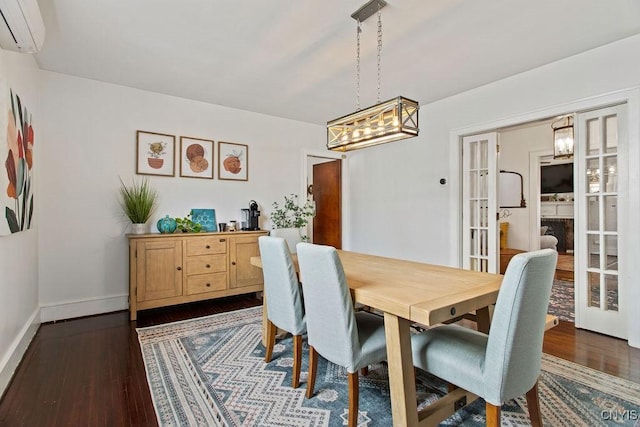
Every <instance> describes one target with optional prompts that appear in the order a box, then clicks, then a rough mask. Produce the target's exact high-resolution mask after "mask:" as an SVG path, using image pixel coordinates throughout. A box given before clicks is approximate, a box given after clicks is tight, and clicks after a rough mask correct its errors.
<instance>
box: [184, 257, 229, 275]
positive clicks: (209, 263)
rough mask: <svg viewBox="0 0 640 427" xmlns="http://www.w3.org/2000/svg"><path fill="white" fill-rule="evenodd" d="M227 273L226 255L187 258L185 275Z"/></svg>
mask: <svg viewBox="0 0 640 427" xmlns="http://www.w3.org/2000/svg"><path fill="white" fill-rule="evenodd" d="M221 271H227V255H226V254H222V255H200V256H190V257H188V258H187V275H188V276H190V275H192V274H207V273H217V272H221Z"/></svg>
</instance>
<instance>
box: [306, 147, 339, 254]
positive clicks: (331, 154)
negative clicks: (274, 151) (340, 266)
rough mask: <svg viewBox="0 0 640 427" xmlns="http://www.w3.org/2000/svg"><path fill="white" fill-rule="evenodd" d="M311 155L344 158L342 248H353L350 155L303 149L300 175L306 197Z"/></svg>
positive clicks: (324, 157)
mask: <svg viewBox="0 0 640 427" xmlns="http://www.w3.org/2000/svg"><path fill="white" fill-rule="evenodd" d="M309 157H318V158H321V159H341V160H342V249H345V250H349V249H351V227H350V226H349V218H350V217H349V214H350V211H351V205H350V203H349V200H351V197H350V194H349V185H348V183H349V157H348V156H347V155H346V154H345V153H342V152H335V151H329V150H326V151H322V150H308V149H304V150H303V151H302V176H301V177H300V183H301V187H302V188H301V192H300V194H302V196H303V197H304V198H305V199H306V196H307V175H308V173H309V168H308V167H307V160H308V158H309Z"/></svg>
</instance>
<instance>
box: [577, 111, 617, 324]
mask: <svg viewBox="0 0 640 427" xmlns="http://www.w3.org/2000/svg"><path fill="white" fill-rule="evenodd" d="M625 115H626V106H625V105H621V106H617V107H609V108H604V109H601V110H597V111H590V112H588V113H581V114H579V115H578V120H577V121H576V122H577V124H578V129H577V131H578V141H577V144H576V153H577V154H576V155H577V159H576V161H577V162H578V184H577V185H576V189H577V191H578V195H577V196H578V197H579V198H580V210H579V213H581V215H580V217H578V216H576V219H578V218H580V219H579V221H580V225H579V230H578V233H577V234H579V235H580V237H579V239H580V243H579V245H580V249H579V252H577V254H578V257H579V259H578V260H577V263H578V271H576V273H577V274H576V281H575V290H576V326H578V327H581V328H585V329H590V330H593V331H596V332H600V333H605V334H608V335H613V336H617V337H623V336H624V335H626V328H627V326H626V325H627V319H626V316H624V315H623V314H621V313H620V310H621V308H622V307H621V304H620V301H623V300H622V299H621V292H623V290H622V287H621V283H620V281H619V280H620V277H619V261H618V254H619V250H618V249H619V244H620V241H619V240H620V236H619V234H618V233H619V228H618V224H619V220H618V216H619V211H618V206H619V202H620V193H619V192H620V190H621V189H620V183H621V182H624V181H623V180H621V179H618V177H619V175H620V170H619V169H620V167H622V166H624V165H626V163H621V162H620V160H621V159H624V154H623V153H621V151H620V150H621V148H624V147H625V144H626V139H625V135H626V132H623V131H621V129H624V127H623V126H624V123H625V122H626V119H625V117H626V116H625Z"/></svg>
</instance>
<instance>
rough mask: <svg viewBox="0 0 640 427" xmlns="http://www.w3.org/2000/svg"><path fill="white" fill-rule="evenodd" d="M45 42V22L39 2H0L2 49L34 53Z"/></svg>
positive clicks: (5, 0) (3, 0) (28, 0)
mask: <svg viewBox="0 0 640 427" xmlns="http://www.w3.org/2000/svg"><path fill="white" fill-rule="evenodd" d="M43 42H44V22H43V21H42V15H41V14H40V8H39V7H38V2H37V0H0V47H2V48H3V49H8V50H15V51H17V52H23V53H34V52H37V51H39V50H40V48H41V47H42V43H43Z"/></svg>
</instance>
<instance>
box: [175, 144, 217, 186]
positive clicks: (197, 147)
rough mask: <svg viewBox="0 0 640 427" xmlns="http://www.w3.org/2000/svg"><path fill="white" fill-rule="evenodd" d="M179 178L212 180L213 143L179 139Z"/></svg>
mask: <svg viewBox="0 0 640 427" xmlns="http://www.w3.org/2000/svg"><path fill="white" fill-rule="evenodd" d="M180 176H184V177H188V178H208V179H213V141H211V140H209V139H200V138H190V137H187V136H181V137H180Z"/></svg>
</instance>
